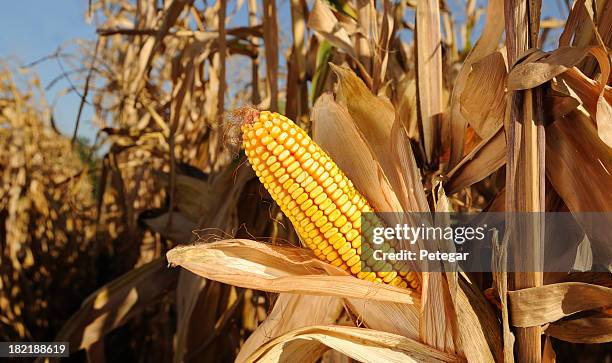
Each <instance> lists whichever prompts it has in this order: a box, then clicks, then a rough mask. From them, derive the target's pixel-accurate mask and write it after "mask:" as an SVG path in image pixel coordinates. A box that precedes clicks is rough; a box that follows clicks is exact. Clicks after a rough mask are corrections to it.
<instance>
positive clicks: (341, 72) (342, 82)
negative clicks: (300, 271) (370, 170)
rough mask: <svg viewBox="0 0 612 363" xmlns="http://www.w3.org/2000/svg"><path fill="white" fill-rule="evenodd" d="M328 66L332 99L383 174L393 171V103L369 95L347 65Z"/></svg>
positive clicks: (389, 173) (383, 98)
mask: <svg viewBox="0 0 612 363" xmlns="http://www.w3.org/2000/svg"><path fill="white" fill-rule="evenodd" d="M330 66H331V68H332V70H333V71H334V73H335V74H336V76H337V77H338V85H339V87H338V92H337V95H336V101H337V102H339V103H341V104H344V105H345V106H346V109H347V110H348V112H349V114H350V116H351V117H352V119H353V121H354V122H355V125H356V126H357V129H358V130H359V131H360V132H361V134H362V135H363V140H364V141H365V142H366V143H367V145H368V146H369V147H368V148H369V149H370V150H371V151H372V154H373V155H374V158H375V159H376V160H377V161H378V162H379V163H380V166H381V168H382V170H383V172H384V174H385V176H387V177H388V176H389V175H393V174H392V171H393V170H394V164H393V163H394V160H393V158H392V157H391V156H390V154H389V140H390V136H391V128H392V127H393V121H394V120H395V111H394V108H393V105H392V104H391V103H390V102H389V100H388V99H387V98H385V97H380V96H375V95H373V94H372V92H370V90H369V89H368V88H367V87H366V85H365V84H364V83H363V81H362V80H361V79H360V78H359V77H357V75H356V74H355V73H354V72H353V71H352V70H350V69H349V68H347V67H339V66H336V65H334V64H330ZM372 110H376V112H372ZM388 211H396V209H392V210H388ZM386 212H387V210H386Z"/></svg>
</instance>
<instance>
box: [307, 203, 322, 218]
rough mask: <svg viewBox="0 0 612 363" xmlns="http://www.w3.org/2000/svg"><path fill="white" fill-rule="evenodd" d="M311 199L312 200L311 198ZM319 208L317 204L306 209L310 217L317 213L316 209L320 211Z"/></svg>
mask: <svg viewBox="0 0 612 363" xmlns="http://www.w3.org/2000/svg"><path fill="white" fill-rule="evenodd" d="M309 201H310V200H309ZM318 210H319V208H317V206H316V205H313V206H312V207H310V208H308V210H307V211H306V215H307V216H308V217H310V216H312V215H313V214H315V212H316V211H318Z"/></svg>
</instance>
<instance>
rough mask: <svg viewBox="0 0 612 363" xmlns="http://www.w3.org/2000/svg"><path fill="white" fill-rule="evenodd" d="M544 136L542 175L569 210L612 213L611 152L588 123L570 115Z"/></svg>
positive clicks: (581, 118)
mask: <svg viewBox="0 0 612 363" xmlns="http://www.w3.org/2000/svg"><path fill="white" fill-rule="evenodd" d="M546 136H547V137H546V175H547V177H548V179H549V180H550V182H551V183H552V185H553V186H554V188H555V190H556V191H557V193H559V195H560V196H561V198H563V201H564V202H565V204H567V206H568V208H569V210H570V211H572V212H592V211H598V212H604V211H612V198H610V190H612V149H610V148H608V147H607V146H606V145H605V144H604V143H603V141H601V139H600V138H599V137H598V136H597V131H596V130H595V128H594V127H593V124H592V123H591V122H590V120H588V118H587V117H586V116H585V115H584V114H583V113H581V112H578V111H574V112H572V113H570V114H569V115H567V116H565V117H563V118H561V119H558V120H557V121H555V122H554V123H553V124H552V125H550V126H548V127H547V128H546ZM587 148H588V149H587ZM595 181H596V182H595ZM587 185H588V188H585V186H587Z"/></svg>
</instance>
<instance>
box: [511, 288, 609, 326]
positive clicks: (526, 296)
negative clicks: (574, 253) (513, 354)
mask: <svg viewBox="0 0 612 363" xmlns="http://www.w3.org/2000/svg"><path fill="white" fill-rule="evenodd" d="M508 295H509V300H510V316H511V320H512V325H514V326H519V327H529V326H539V325H543V324H546V323H550V322H553V321H557V320H559V319H561V318H563V317H565V316H568V315H572V314H574V313H577V312H581V311H586V310H592V309H599V308H603V307H606V306H609V305H610V302H611V301H612V289H611V288H608V287H604V286H599V285H592V284H586V283H582V282H562V283H558V284H552V285H544V286H540V287H532V288H528V289H523V290H516V291H509V292H508Z"/></svg>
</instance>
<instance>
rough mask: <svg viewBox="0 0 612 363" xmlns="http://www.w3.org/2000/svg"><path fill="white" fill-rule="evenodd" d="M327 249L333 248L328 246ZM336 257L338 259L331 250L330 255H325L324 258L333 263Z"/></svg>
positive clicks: (336, 253)
mask: <svg viewBox="0 0 612 363" xmlns="http://www.w3.org/2000/svg"><path fill="white" fill-rule="evenodd" d="M329 247H331V248H333V247H332V246H329ZM338 257H339V256H338V252H336V251H334V250H331V252H330V253H328V254H326V255H325V258H327V260H328V261H333V260H335V259H336V258H338Z"/></svg>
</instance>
